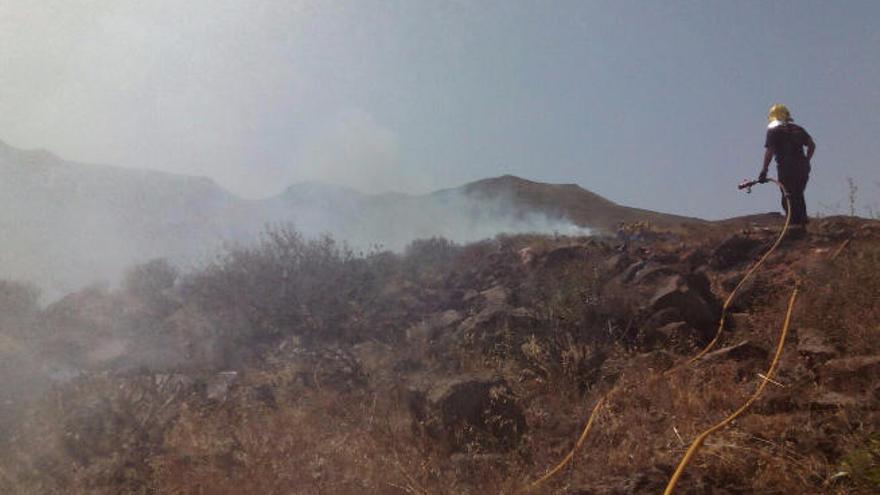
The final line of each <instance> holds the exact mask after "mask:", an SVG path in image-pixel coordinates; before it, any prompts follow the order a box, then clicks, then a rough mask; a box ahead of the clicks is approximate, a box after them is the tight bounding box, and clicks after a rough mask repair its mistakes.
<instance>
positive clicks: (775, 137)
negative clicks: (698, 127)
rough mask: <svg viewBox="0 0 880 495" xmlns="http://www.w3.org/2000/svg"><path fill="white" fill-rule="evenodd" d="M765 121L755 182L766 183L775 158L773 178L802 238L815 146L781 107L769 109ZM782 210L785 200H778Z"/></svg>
mask: <svg viewBox="0 0 880 495" xmlns="http://www.w3.org/2000/svg"><path fill="white" fill-rule="evenodd" d="M767 120H768V121H769V124H768V125H767V139H766V141H765V143H764V148H765V149H764V163H763V166H762V167H761V173H760V174H759V175H758V181H759V182H767V169H768V168H769V167H770V161H771V160H772V159H773V158H774V157H775V158H776V174H777V177H778V178H779V182H781V183H782V186H783V187H784V188H785V190H786V192H787V193H788V196H789V200H790V201H791V225H792V227H794V228H795V230H796V231H797V232H799V235H803V234H804V232H805V229H806V226H807V222H808V219H807V203H806V201H805V200H804V189H806V188H807V181H808V180H809V178H810V159H812V158H813V152H815V151H816V143H814V142H813V138H812V137H810V134H809V133H808V132H807V131H806V130H805V129H804V128H803V127H801V126H799V125H797V124H795V123H794V119H792V118H791V112H789V111H788V108H786V106H785V105H782V104H780V103H777V104H775V105H773V106H772V107H770V112H769V113H768V114H767ZM782 207H783V208H784V209H785V210H786V213H787V212H788V203H787V202H786V201H785V197H783V198H782ZM796 235H797V234H796Z"/></svg>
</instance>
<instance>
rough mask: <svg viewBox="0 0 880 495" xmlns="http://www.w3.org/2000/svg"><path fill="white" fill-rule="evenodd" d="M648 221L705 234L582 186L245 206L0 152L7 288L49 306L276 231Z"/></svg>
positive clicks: (370, 240) (182, 185)
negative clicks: (65, 296) (32, 289)
mask: <svg viewBox="0 0 880 495" xmlns="http://www.w3.org/2000/svg"><path fill="white" fill-rule="evenodd" d="M642 220H644V221H649V222H651V223H653V224H655V225H658V226H661V227H665V228H678V227H687V226H695V225H703V224H706V222H704V221H702V220H698V219H694V218H687V217H679V216H674V215H665V214H661V213H656V212H652V211H647V210H639V209H634V208H629V207H625V206H620V205H617V204H615V203H613V202H611V201H609V200H607V199H605V198H602V197H601V196H599V195H597V194H594V193H592V192H590V191H587V190H585V189H583V188H581V187H579V186H577V185H574V184H562V185H556V184H544V183H540V182H532V181H528V180H525V179H521V178H518V177H514V176H509V175H508V176H503V177H498V178H493V179H486V180H481V181H477V182H473V183H470V184H466V185H464V186H461V187H458V188H453V189H446V190H442V191H437V192H434V193H430V194H425V195H407V194H401V193H390V194H379V195H371V194H364V193H361V192H358V191H354V190H351V189H346V188H342V187H338V186H333V185H327V184H321V183H315V182H306V183H301V184H295V185H292V186H290V187H289V188H287V189H286V190H285V191H284V192H283V193H281V194H279V195H277V196H274V197H271V198H267V199H263V200H245V199H242V198H239V197H237V196H235V195H233V194H231V193H230V192H228V191H226V190H225V189H223V188H222V187H220V186H219V185H217V184H216V183H215V182H214V181H212V180H211V179H208V178H204V177H191V176H184V175H176V174H170V173H164V172H156V171H148V170H135V169H128V168H120V167H113V166H104V165H90V164H82V163H75V162H69V161H65V160H62V159H61V158H59V157H57V156H55V155H53V154H51V153H49V152H46V151H42V150H36V151H25V150H20V149H17V148H14V147H12V146H9V145H6V144H4V143H2V142H0V238H2V239H3V249H2V250H0V278H11V279H18V280H25V281H30V282H34V283H36V284H37V285H39V286H40V287H41V288H43V289H44V290H45V291H46V292H47V295H48V296H49V297H54V296H57V295H60V294H62V293H65V292H67V291H70V290H73V289H76V288H79V287H81V286H82V285H85V284H88V283H92V282H94V281H98V280H113V279H115V278H117V277H118V275H119V274H120V273H122V271H123V270H124V269H125V268H126V267H128V266H130V265H132V264H134V263H136V262H140V261H145V260H147V259H150V258H155V257H167V258H169V259H171V260H172V261H174V262H176V263H178V264H182V265H184V268H186V267H188V266H190V265H192V264H198V263H200V262H203V261H204V260H206V259H208V258H209V257H210V256H211V255H212V254H214V253H216V252H217V251H218V249H219V247H220V246H221V245H222V244H224V243H241V242H249V241H252V240H253V239H255V238H256V236H257V234H258V233H259V231H260V230H261V229H262V228H264V226H265V225H266V224H272V223H275V224H277V223H288V222H289V223H293V224H294V225H295V226H296V227H297V228H298V229H299V230H301V231H302V232H303V233H304V234H306V235H309V236H314V235H318V234H322V233H328V234H331V235H333V236H334V237H337V238H339V239H342V240H346V241H347V242H349V243H351V244H352V245H354V246H356V247H359V248H370V247H375V246H378V247H381V248H390V249H400V248H402V247H404V246H405V245H406V244H407V243H409V242H410V241H412V240H413V239H415V238H421V237H430V236H438V235H439V236H444V237H448V238H450V239H452V240H454V241H457V242H468V241H474V240H478V239H482V238H486V237H492V236H494V235H497V234H498V233H501V232H512V233H516V232H532V231H536V232H559V233H563V234H586V233H589V232H590V231H591V229H592V231H597V230H598V231H613V230H614V229H615V226H616V225H618V224H619V223H620V222H635V221H642Z"/></svg>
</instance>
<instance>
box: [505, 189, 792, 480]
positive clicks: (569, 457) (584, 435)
mask: <svg viewBox="0 0 880 495" xmlns="http://www.w3.org/2000/svg"><path fill="white" fill-rule="evenodd" d="M767 180H768V181H771V182H773V183H775V184H776V185H777V186H779V189H780V191H782V195H783V197H784V198H785V201H786V206H787V208H786V215H785V224H784V225H783V226H782V230H781V231H780V232H779V237H777V238H776V242H774V243H773V245H772V246H770V249H768V250H767V252H766V253H764V255H763V256H761V258H760V259H759V260H758V261H757V262H755V263H754V264H753V265H752V266H751V267H750V268H749V269H748V271H746V274H745V275H744V276H743V278H742V280H740V281H739V283H738V284H736V287H734V289H733V290H732V291H731V292H730V295H728V296H727V299H725V301H724V304H723V305H722V307H721V318H720V320H719V322H718V330H717V331H716V332H715V337H714V338H713V339H712V341H711V342H709V344H708V345H706V347H704V348H703V350H701V351H700V352H699V353H698V354H697V355H696V356H694V357H693V358H691V359H689V360H688V361H687V362H685V363H684V364H683V365H678V366H674V367H672V368H670V369H668V370H666V372H664V373H662V374H661V375H660V377H664V376H666V375H668V374H669V373H672V372H674V371H677V370H678V369H681V368H682V367H687V366H689V365H691V364H693V363H694V362H696V361H698V360H700V359H701V358H702V357H703V356H705V355H706V354H707V353H708V352H709V351H710V350H711V349H712V348H713V347H714V346H715V344H717V343H718V341H719V340H720V338H721V334H722V332H723V331H724V323H725V321H726V319H727V310H728V309H729V308H730V305H731V303H732V302H733V299H734V298H735V297H736V294H737V292H739V290H740V288H742V286H743V285H745V283H746V281H748V279H749V278H751V277H752V275H753V274H754V273H755V272H756V271H757V270H758V268H760V267H761V265H763V264H764V262H766V261H767V259H768V258H769V257H770V255H771V254H773V252H774V251H775V250H776V248H778V247H779V245H780V244H781V243H782V239H783V238H784V237H785V234H786V233H787V232H788V227H789V225H790V224H791V200H790V199H789V197H788V192H787V191H786V190H785V187H784V186H783V185H782V183H780V182H779V181H777V180H775V179H770V178H768V179H767ZM792 302H793V301H792ZM786 326H787V323H786ZM768 377H769V375H768ZM761 389H762V390H763V385H762V387H761ZM617 390H618V389H617V388H616V387H615V388H613V389H611V390H610V391H608V393H606V394H605V395H603V396H602V397H601V398H600V399H599V400H598V401H597V402H596V405H595V406H594V407H593V410H592V412H591V413H590V417H589V419H587V424H586V425H585V426H584V429H583V431H582V432H581V435H580V437H578V440H577V442H575V444H574V447H572V449H571V451H569V452H568V454H566V456H565V457H564V458H563V459H562V460H561V461H559V463H558V464H556V466H555V467H553V469H551V470H549V471H547V473H546V474H544V475H543V476H541V477H540V478H538V479H537V480H535V481H533V482H531V483H529V484H528V485H526V486H525V487H523V488H521V489H520V490H519V492H528V491H531V490H533V489H535V488H536V487H538V485H540V484H542V483H544V482H545V481H547V480H549V479H550V478H552V477H553V476H554V475H556V473H558V472H559V471H561V470H562V468H564V467H565V466H566V465H568V463H569V462H571V460H572V459H574V455H575V453H577V451H578V450H579V449H580V448H581V446H582V445H583V444H584V443H585V442H586V440H587V436H588V435H589V433H590V429H591V428H592V427H593V423H594V422H595V419H596V417H597V416H598V414H599V410H600V409H601V408H602V405H604V404H605V402H607V401H608V398H609V397H610V396H611V394H613V393H614V392H616V391H617ZM743 410H745V409H743ZM682 469H683V468H682ZM679 476H680V475H679Z"/></svg>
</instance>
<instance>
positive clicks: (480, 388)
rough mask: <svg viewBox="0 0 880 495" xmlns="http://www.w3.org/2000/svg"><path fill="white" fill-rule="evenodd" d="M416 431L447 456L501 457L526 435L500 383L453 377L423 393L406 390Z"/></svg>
mask: <svg viewBox="0 0 880 495" xmlns="http://www.w3.org/2000/svg"><path fill="white" fill-rule="evenodd" d="M408 402H409V406H410V413H411V415H412V419H413V421H414V423H416V424H417V425H418V428H417V429H418V430H420V431H422V432H424V433H425V434H427V435H428V436H430V437H431V438H433V439H434V440H437V441H439V442H440V443H441V444H442V445H444V446H445V447H446V448H447V449H448V450H449V451H450V452H465V451H467V452H502V451H507V450H510V449H513V448H514V447H516V446H517V445H518V444H519V442H520V440H521V438H522V436H523V434H524V433H525V432H526V421H525V416H524V415H523V411H522V409H521V408H520V406H519V405H518V404H517V402H516V400H515V398H514V396H513V393H512V391H511V389H510V387H509V386H508V384H507V382H506V381H505V380H503V379H483V378H478V377H457V378H453V379H449V380H445V381H441V382H439V383H435V384H434V385H433V386H431V388H430V389H429V390H427V391H410V393H409V398H408Z"/></svg>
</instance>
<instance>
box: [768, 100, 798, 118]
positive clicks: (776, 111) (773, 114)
mask: <svg viewBox="0 0 880 495" xmlns="http://www.w3.org/2000/svg"><path fill="white" fill-rule="evenodd" d="M767 120H768V121H770V122H773V121H774V120H778V121H780V122H791V121H792V118H791V112H789V111H788V107H786V106H785V105H783V104H782V103H776V104H775V105H773V106H772V107H770V111H769V112H767Z"/></svg>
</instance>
